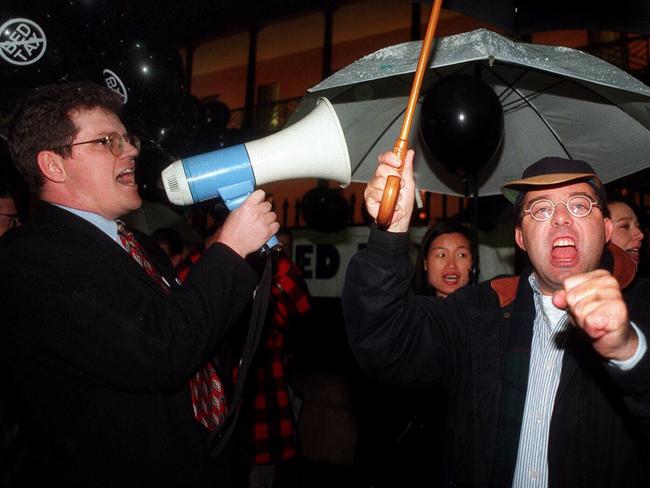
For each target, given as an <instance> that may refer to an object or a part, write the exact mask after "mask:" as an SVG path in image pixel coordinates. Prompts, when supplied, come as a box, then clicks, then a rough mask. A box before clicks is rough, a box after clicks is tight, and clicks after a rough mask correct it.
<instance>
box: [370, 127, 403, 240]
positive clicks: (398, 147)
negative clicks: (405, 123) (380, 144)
mask: <svg viewBox="0 0 650 488" xmlns="http://www.w3.org/2000/svg"><path fill="white" fill-rule="evenodd" d="M408 148H409V141H407V140H405V139H396V140H395V145H394V146H393V154H394V155H395V156H397V157H398V158H399V162H400V166H399V168H398V169H397V171H398V172H399V173H400V174H401V173H402V168H403V167H404V158H405V157H406V152H407V151H408ZM401 182H402V178H400V177H399V176H397V175H390V176H389V177H388V178H387V179H386V187H385V188H384V194H383V195H382V196H381V203H380V204H379V211H378V212H377V225H379V227H382V228H386V227H388V226H389V225H390V221H391V219H392V218H393V212H395V206H396V205H397V197H398V196H399V187H400V185H401Z"/></svg>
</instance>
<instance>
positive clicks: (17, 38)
mask: <svg viewBox="0 0 650 488" xmlns="http://www.w3.org/2000/svg"><path fill="white" fill-rule="evenodd" d="M46 49H47V37H46V36H45V32H44V31H43V29H42V28H41V26H40V25H38V24H37V23H36V22H34V21H33V20H30V19H25V18H15V19H9V20H7V21H6V22H5V23H4V24H2V26H0V56H2V58H3V59H4V60H5V61H7V62H8V63H11V64H14V65H17V66H26V65H30V64H34V63H35V62H37V61H38V60H39V59H41V58H42V57H43V54H45V51H46Z"/></svg>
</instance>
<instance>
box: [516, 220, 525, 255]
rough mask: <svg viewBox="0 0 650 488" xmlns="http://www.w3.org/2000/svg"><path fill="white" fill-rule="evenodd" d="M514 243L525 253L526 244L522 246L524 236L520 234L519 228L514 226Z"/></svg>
mask: <svg viewBox="0 0 650 488" xmlns="http://www.w3.org/2000/svg"><path fill="white" fill-rule="evenodd" d="M515 242H516V243H517V247H519V249H521V250H522V251H524V252H526V244H524V235H523V233H522V232H521V227H519V226H518V225H517V226H515Z"/></svg>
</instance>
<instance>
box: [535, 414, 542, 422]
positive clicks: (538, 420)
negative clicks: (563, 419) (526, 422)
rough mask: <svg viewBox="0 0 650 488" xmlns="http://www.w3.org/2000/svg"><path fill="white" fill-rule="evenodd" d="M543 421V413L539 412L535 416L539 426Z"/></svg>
mask: <svg viewBox="0 0 650 488" xmlns="http://www.w3.org/2000/svg"><path fill="white" fill-rule="evenodd" d="M543 419H544V415H542V412H537V413H536V414H535V421H536V422H537V423H538V424H541V423H542V420H543Z"/></svg>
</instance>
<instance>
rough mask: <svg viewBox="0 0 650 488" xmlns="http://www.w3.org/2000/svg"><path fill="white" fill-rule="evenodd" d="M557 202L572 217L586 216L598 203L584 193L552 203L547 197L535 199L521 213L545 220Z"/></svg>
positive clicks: (553, 210)
mask: <svg viewBox="0 0 650 488" xmlns="http://www.w3.org/2000/svg"><path fill="white" fill-rule="evenodd" d="M559 204H562V205H564V206H565V207H566V208H567V210H568V211H569V213H570V214H571V215H573V216H574V217H579V218H580V217H586V216H587V215H589V214H590V213H591V210H592V208H593V207H598V206H599V205H598V203H596V202H594V201H593V200H592V199H591V198H589V197H587V196H584V195H574V196H572V197H570V198H569V199H568V200H567V201H566V202H563V201H562V200H560V201H557V202H555V203H553V202H552V201H551V200H548V199H545V198H543V199H540V200H535V201H534V202H532V203H531V204H530V205H529V206H528V210H524V211H523V215H530V216H531V217H532V218H533V219H535V220H536V221H538V222H545V221H547V220H548V219H550V218H551V217H553V214H554V213H555V207H557V206H558V205H559Z"/></svg>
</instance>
